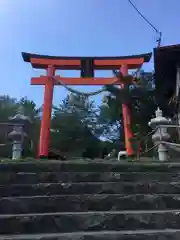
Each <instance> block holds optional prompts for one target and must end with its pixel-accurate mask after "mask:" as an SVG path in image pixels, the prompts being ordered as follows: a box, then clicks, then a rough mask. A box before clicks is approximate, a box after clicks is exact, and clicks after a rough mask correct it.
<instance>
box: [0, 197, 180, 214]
mask: <svg viewBox="0 0 180 240" xmlns="http://www.w3.org/2000/svg"><path fill="white" fill-rule="evenodd" d="M168 209H169V210H171V209H180V195H169V194H168V195H150V194H149V195H143V194H136V195H121V194H114V195H113V194H112V195H106V194H95V195H86V194H84V195H58V196H34V197H7V198H0V214H20V213H24V214H25V213H52V212H87V211H110V210H111V211H121V210H168Z"/></svg>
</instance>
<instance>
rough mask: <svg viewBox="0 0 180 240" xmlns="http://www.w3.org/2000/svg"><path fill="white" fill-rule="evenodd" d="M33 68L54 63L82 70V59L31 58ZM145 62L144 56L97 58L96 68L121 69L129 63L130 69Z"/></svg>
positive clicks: (40, 67)
mask: <svg viewBox="0 0 180 240" xmlns="http://www.w3.org/2000/svg"><path fill="white" fill-rule="evenodd" d="M30 62H31V64H32V67H33V68H39V69H46V68H48V66H50V65H52V66H54V67H55V68H56V69H63V70H80V69H81V61H80V60H76V59H51V58H48V59H46V58H31V59H30ZM143 63H144V58H130V59H95V60H94V70H101V69H102V70H112V69H120V67H121V66H122V65H128V68H129V69H136V68H139V67H140V66H141V65H142V64H143Z"/></svg>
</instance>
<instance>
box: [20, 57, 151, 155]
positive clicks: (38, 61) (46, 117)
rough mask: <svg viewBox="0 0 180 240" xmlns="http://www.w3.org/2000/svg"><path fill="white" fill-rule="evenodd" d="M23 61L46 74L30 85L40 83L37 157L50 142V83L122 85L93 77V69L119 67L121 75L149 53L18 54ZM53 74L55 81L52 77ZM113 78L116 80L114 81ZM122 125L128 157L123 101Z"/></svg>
mask: <svg viewBox="0 0 180 240" xmlns="http://www.w3.org/2000/svg"><path fill="white" fill-rule="evenodd" d="M22 56H23V59H24V61H25V62H30V63H31V65H32V67H33V68H38V69H46V70H47V76H40V77H34V78H32V79H31V84H32V85H44V86H45V91H44V103H43V114H42V120H41V130H40V141H39V153H38V154H39V157H44V158H45V157H48V150H49V141H50V124H51V111H52V100H53V88H54V85H61V84H60V81H61V82H64V83H65V84H66V85H86V86H89V85H96V86H97V85H112V84H115V85H120V86H121V87H124V85H123V79H119V81H118V82H117V79H116V78H115V77H111V78H95V77H94V70H120V71H121V72H122V73H123V75H127V74H128V69H137V68H139V67H141V66H142V64H143V63H144V62H148V61H149V60H150V58H151V53H147V54H141V55H134V56H123V57H54V56H45V55H38V54H30V53H22ZM56 69H60V70H81V77H79V78H64V77H61V76H55V70H56ZM54 76H55V78H56V82H55V81H54V80H53V77H54ZM115 81H116V83H115ZM122 111H123V124H124V131H125V146H126V151H127V153H128V156H132V155H133V154H134V152H133V148H132V143H131V141H130V139H131V138H132V137H133V133H132V130H131V113H130V110H129V106H128V105H127V104H123V105H122Z"/></svg>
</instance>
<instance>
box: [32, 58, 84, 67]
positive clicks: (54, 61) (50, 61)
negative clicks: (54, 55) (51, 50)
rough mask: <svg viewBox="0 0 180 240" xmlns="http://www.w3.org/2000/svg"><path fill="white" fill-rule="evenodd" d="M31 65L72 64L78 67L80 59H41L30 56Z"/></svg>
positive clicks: (56, 65)
mask: <svg viewBox="0 0 180 240" xmlns="http://www.w3.org/2000/svg"><path fill="white" fill-rule="evenodd" d="M31 64H32V65H42V66H49V65H52V66H55V67H56V68H58V66H64V67H65V66H74V67H80V65H81V61H80V60H72V59H69V60H68V59H50V58H49V59H41V58H31Z"/></svg>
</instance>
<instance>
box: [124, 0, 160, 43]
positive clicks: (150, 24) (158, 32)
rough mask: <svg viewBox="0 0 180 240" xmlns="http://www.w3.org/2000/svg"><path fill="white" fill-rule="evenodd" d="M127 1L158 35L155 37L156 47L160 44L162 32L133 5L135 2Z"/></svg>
mask: <svg viewBox="0 0 180 240" xmlns="http://www.w3.org/2000/svg"><path fill="white" fill-rule="evenodd" d="M128 2H129V3H130V4H131V6H132V7H133V8H134V9H135V10H136V12H137V13H138V14H139V15H140V16H141V17H142V18H143V19H144V21H145V22H146V23H147V24H148V25H149V26H151V28H153V29H154V31H155V32H156V33H157V34H158V35H159V37H158V39H157V43H158V47H160V45H161V38H162V33H161V32H160V31H159V30H158V29H157V28H156V27H155V26H154V25H153V24H152V23H151V22H150V21H149V20H148V19H147V17H146V16H145V15H144V14H143V13H141V12H140V10H139V9H138V8H137V7H136V6H135V4H134V3H133V2H132V1H131V0H128Z"/></svg>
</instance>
